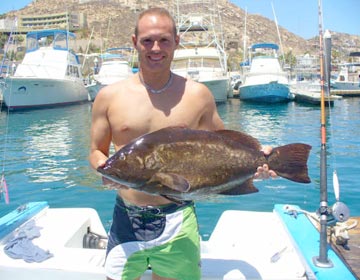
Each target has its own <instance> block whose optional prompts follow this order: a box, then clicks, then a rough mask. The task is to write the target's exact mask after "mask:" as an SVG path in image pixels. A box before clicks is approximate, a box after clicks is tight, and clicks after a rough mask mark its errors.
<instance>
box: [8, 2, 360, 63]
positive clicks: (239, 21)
mask: <svg viewBox="0 0 360 280" xmlns="http://www.w3.org/2000/svg"><path fill="white" fill-rule="evenodd" d="M174 2H176V1H175V0H173V1H169V0H168V1H164V0H158V1H156V5H157V6H163V7H166V8H168V9H169V10H170V11H175V9H174V4H173V3H174ZM217 3H218V8H219V10H220V14H221V19H222V25H223V31H224V37H225V43H226V47H227V49H228V51H229V53H233V54H234V55H235V56H236V55H238V56H241V55H242V48H243V35H244V24H245V22H244V16H245V12H244V10H242V9H241V8H239V7H238V6H236V5H234V4H232V3H230V2H229V1H228V0H217ZM149 6H154V1H149V0H143V1H138V0H103V1H99V0H98V1H96V0H94V1H91V0H80V1H79V0H62V1H58V0H36V1H34V2H33V3H31V4H29V5H28V6H27V7H25V8H23V9H21V10H19V11H15V12H12V13H9V14H8V16H16V15H34V14H42V13H49V14H51V13H57V12H64V11H74V12H79V13H84V14H86V18H87V25H88V26H87V30H86V31H84V30H83V31H82V32H81V34H79V35H80V37H82V39H84V40H88V39H89V38H90V33H91V31H92V30H93V31H94V34H93V38H92V40H91V42H92V43H93V44H95V45H97V46H100V45H103V46H104V45H105V47H116V46H126V45H128V46H130V45H131V41H130V38H131V34H132V33H133V27H134V25H135V20H136V17H137V14H138V11H140V10H142V9H145V8H146V7H149ZM314 13H317V11H314ZM279 29H280V34H281V40H282V45H283V47H284V52H285V53H286V52H289V51H291V52H292V53H293V54H294V55H302V54H305V53H310V54H314V55H316V54H317V52H318V50H317V49H318V48H317V45H318V39H316V38H313V39H311V40H305V39H304V38H301V37H299V36H297V35H295V34H293V33H291V32H289V31H288V30H286V29H284V28H282V27H281V26H279ZM332 36H333V37H332V38H333V40H332V41H333V50H335V52H337V53H338V54H337V56H340V57H346V55H348V53H349V51H352V50H356V46H359V48H360V36H354V35H349V34H343V33H333V34H332ZM78 37H79V36H78ZM256 42H275V43H278V44H279V40H278V35H277V30H276V25H275V23H274V22H273V21H271V20H269V19H268V18H265V17H262V16H260V15H256V14H248V16H247V45H248V46H249V45H250V44H253V43H256Z"/></svg>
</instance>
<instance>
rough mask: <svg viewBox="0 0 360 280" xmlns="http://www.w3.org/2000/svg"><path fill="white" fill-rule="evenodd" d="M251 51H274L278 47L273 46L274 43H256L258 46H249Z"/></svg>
mask: <svg viewBox="0 0 360 280" xmlns="http://www.w3.org/2000/svg"><path fill="white" fill-rule="evenodd" d="M251 49H252V50H255V49H274V50H278V49H279V46H278V45H276V44H274V43H258V44H254V45H252V46H251Z"/></svg>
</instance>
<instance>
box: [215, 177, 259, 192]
mask: <svg viewBox="0 0 360 280" xmlns="http://www.w3.org/2000/svg"><path fill="white" fill-rule="evenodd" d="M258 191H259V190H258V189H257V188H256V187H255V186H254V184H253V179H252V178H250V179H248V180H246V181H245V182H244V183H242V184H241V185H239V186H236V187H234V188H231V189H230V190H227V191H224V192H222V193H220V194H222V195H242V194H250V193H256V192H258Z"/></svg>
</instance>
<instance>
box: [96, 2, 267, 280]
mask: <svg viewBox="0 0 360 280" xmlns="http://www.w3.org/2000/svg"><path fill="white" fill-rule="evenodd" d="M132 41H133V44H134V47H135V48H136V50H137V51H138V56H139V65H140V67H139V72H138V73H137V74H136V75H134V76H132V77H130V78H129V79H127V80H123V81H120V82H117V83H115V84H113V85H110V86H107V87H105V88H103V89H102V90H101V91H100V92H99V93H98V95H97V97H96V99H95V101H94V105H93V111H92V127H91V152H90V157H89V160H90V163H91V166H92V167H93V168H94V169H96V168H97V167H99V166H102V165H104V163H105V161H106V159H107V158H108V157H109V147H110V145H111V143H112V144H113V145H114V148H115V150H116V151H117V150H119V149H120V148H121V147H122V146H124V145H125V144H127V143H129V142H130V141H131V140H133V139H135V138H136V137H139V136H141V135H143V134H146V133H149V132H152V131H155V130H158V129H161V128H164V127H168V126H185V127H189V128H192V129H202V130H218V129H223V128H224V125H223V122H222V120H221V119H220V117H219V115H218V113H217V110H216V104H215V102H214V99H213V96H212V94H211V92H210V91H209V89H208V88H207V87H206V86H204V85H203V84H200V83H197V82H194V81H192V80H190V79H186V78H183V77H180V76H178V75H175V74H173V73H172V72H171V71H170V65H171V61H172V59H173V55H174V51H175V49H176V48H177V46H178V44H179V36H178V35H177V32H176V25H175V22H174V20H173V18H172V17H171V15H170V14H169V13H168V11H167V10H165V9H162V8H151V9H148V10H146V11H144V12H143V13H141V14H140V16H139V18H138V21H137V24H136V28H135V34H134V35H133V36H132ZM270 151H271V149H270ZM270 151H268V152H267V153H269V152H270ZM258 171H259V172H258V173H257V174H256V176H257V177H268V176H269V172H268V170H267V167H266V166H265V170H264V169H263V168H262V167H260V168H259V169H258ZM270 175H272V174H271V173H270ZM148 267H151V269H152V273H153V279H186V280H190V279H191V280H195V279H200V241H199V233H198V226H197V220H196V215H195V210H194V205H193V202H191V201H186V202H184V204H180V205H179V204H175V203H173V202H172V201H169V200H167V199H166V198H164V197H162V196H154V195H149V194H146V193H143V192H138V191H136V190H133V189H126V188H124V189H120V190H119V191H118V195H117V198H116V204H115V208H114V216H113V224H112V226H111V229H110V232H109V244H108V249H107V259H106V264H105V269H106V274H107V277H108V279H139V278H140V276H141V275H142V274H143V273H144V271H145V270H146V269H148Z"/></svg>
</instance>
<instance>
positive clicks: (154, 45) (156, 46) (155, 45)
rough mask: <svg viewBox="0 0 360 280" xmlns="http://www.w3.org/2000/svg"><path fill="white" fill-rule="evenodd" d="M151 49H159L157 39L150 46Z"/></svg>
mask: <svg viewBox="0 0 360 280" xmlns="http://www.w3.org/2000/svg"><path fill="white" fill-rule="evenodd" d="M152 49H153V50H160V44H159V41H154V44H153V46H152Z"/></svg>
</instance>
